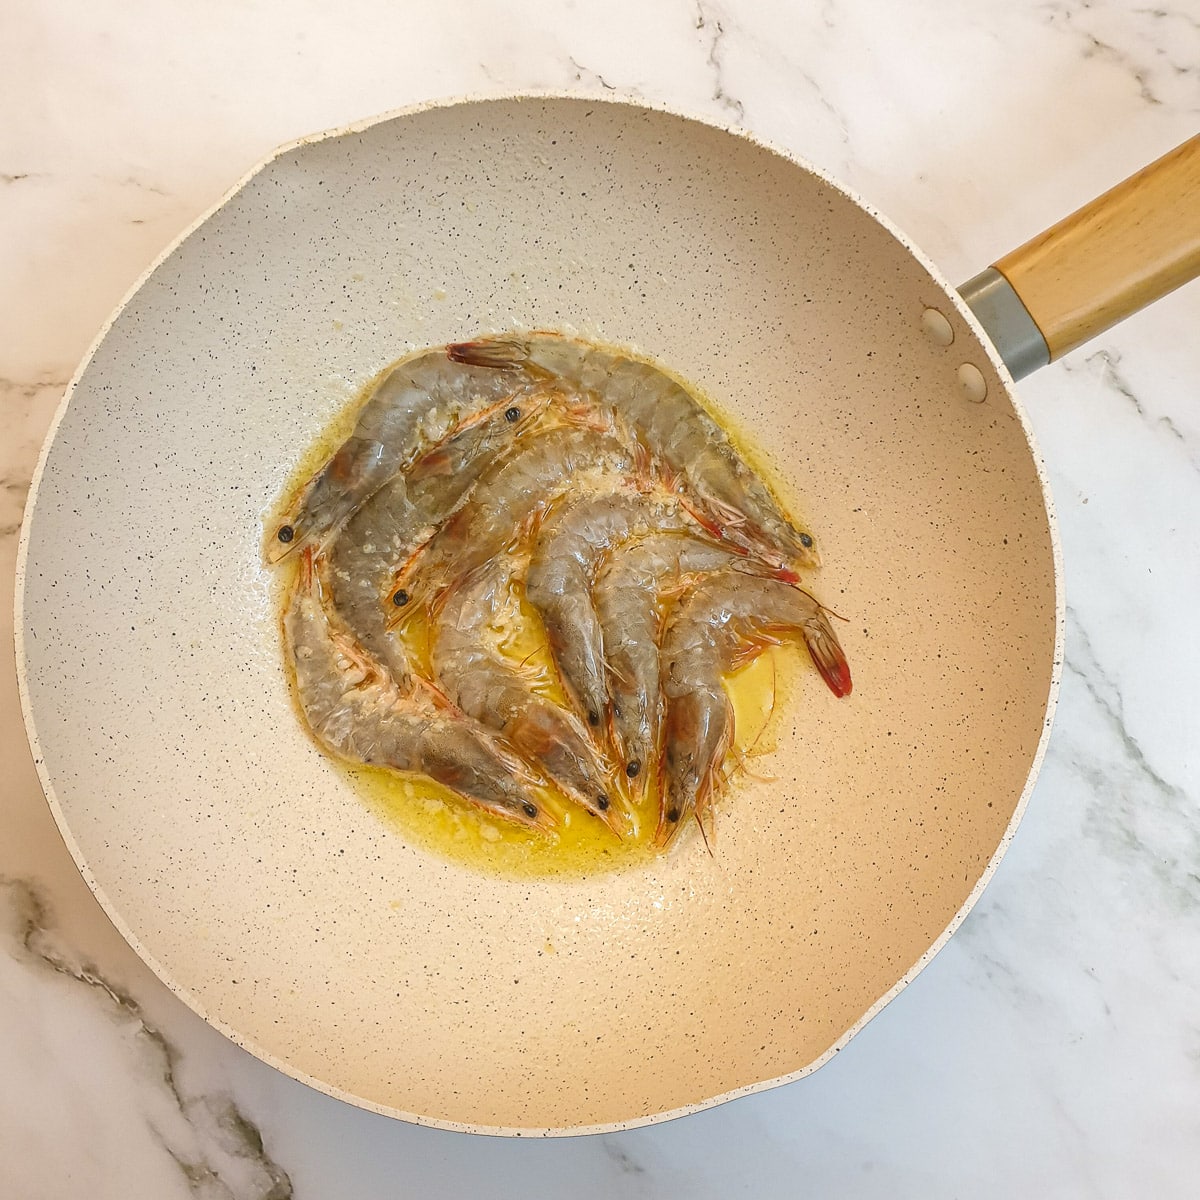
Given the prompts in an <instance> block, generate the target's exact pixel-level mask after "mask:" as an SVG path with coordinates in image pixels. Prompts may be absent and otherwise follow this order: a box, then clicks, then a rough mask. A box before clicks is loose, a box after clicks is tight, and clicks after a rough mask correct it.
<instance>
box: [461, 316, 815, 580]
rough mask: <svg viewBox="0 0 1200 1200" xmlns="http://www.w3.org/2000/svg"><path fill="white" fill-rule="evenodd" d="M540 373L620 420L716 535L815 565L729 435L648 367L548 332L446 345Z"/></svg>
mask: <svg viewBox="0 0 1200 1200" xmlns="http://www.w3.org/2000/svg"><path fill="white" fill-rule="evenodd" d="M484 347H490V348H491V352H492V354H493V355H495V356H497V357H502V358H504V359H505V360H507V361H509V362H512V363H514V364H517V363H527V364H529V365H530V366H532V367H536V368H540V369H541V370H542V371H543V372H545V373H548V374H550V375H553V376H554V377H555V378H557V379H558V380H560V382H561V383H562V384H563V385H564V386H565V387H567V388H568V389H571V390H576V391H579V392H583V393H586V394H587V395H588V397H589V399H590V400H591V401H592V403H594V404H596V405H598V406H600V407H601V408H603V409H607V410H610V411H611V412H613V413H614V414H615V415H617V416H618V417H619V418H620V419H621V420H622V421H624V422H625V423H626V424H627V425H628V426H629V428H630V429H631V430H632V431H633V432H634V433H635V434H636V435H637V437H638V438H639V439H640V440H641V441H642V442H643V444H644V445H645V446H646V449H647V450H649V451H650V453H651V454H652V455H654V456H655V457H656V458H657V459H659V460H660V461H661V462H663V463H665V464H667V465H668V466H670V467H671V469H672V470H673V471H674V472H676V474H677V475H678V477H679V479H680V480H681V482H682V483H683V485H684V490H685V491H686V493H687V494H689V495H690V496H691V497H693V498H694V500H695V502H696V504H697V509H698V511H697V514H696V515H697V518H698V519H699V520H701V522H702V523H703V524H705V526H706V528H708V530H709V532H710V533H712V534H713V535H714V536H717V537H720V538H721V539H723V540H725V541H728V542H730V543H732V544H733V545H736V546H738V547H739V548H740V549H741V550H742V551H743V552H745V553H748V554H755V555H761V556H764V557H765V558H766V559H767V560H768V561H771V562H772V563H773V565H776V566H784V565H787V564H790V565H793V566H797V567H802V568H809V567H818V566H820V563H821V560H820V555H819V554H818V551H817V547H816V542H815V540H814V539H813V536H812V534H811V533H810V532H808V531H807V530H805V529H800V528H797V527H796V525H795V524H793V522H792V521H791V520H790V519H789V518H788V517H787V515H786V514H785V513H784V512H783V510H782V508H781V507H780V505H779V503H778V501H777V500H776V499H775V497H774V496H772V495H771V493H770V491H769V490H768V489H767V487H766V485H765V484H764V483H763V481H762V480H761V479H760V478H759V477H758V475H757V474H756V472H755V471H754V470H753V469H752V468H751V467H750V466H749V464H748V463H746V461H745V460H744V459H743V458H742V456H741V454H739V453H738V450H737V449H736V447H735V446H734V444H733V442H732V441H731V440H730V438H729V435H728V434H727V433H726V432H725V431H724V430H723V429H722V428H721V426H720V425H719V424H717V422H716V421H715V420H713V418H712V417H711V416H710V415H709V413H708V412H707V410H706V409H705V408H704V407H703V406H702V405H701V404H700V403H699V401H697V400H696V399H695V398H694V397H693V396H691V395H690V394H689V393H688V392H687V390H686V389H685V388H684V387H683V386H682V385H681V384H679V383H677V382H676V381H675V380H674V379H672V378H671V377H670V376H669V375H667V374H665V373H664V372H662V371H659V370H658V369H656V368H655V367H652V366H650V365H649V364H648V363H644V362H638V361H637V360H635V359H631V358H628V357H626V356H624V355H621V354H618V353H615V352H614V351H612V350H605V349H603V348H601V347H598V346H590V345H587V344H586V343H583V342H577V341H572V340H571V339H568V338H562V337H557V336H554V335H552V334H533V335H530V336H529V337H528V338H513V337H506V338H497V339H493V340H491V341H489V340H486V339H485V340H483V341H480V342H466V343H463V344H462V345H460V346H451V347H450V348H449V351H448V352H449V354H450V355H451V356H452V357H453V356H455V355H459V356H462V357H463V358H464V360H467V359H469V358H470V356H471V355H478V354H480V353H483V352H484V350H483V348H484Z"/></svg>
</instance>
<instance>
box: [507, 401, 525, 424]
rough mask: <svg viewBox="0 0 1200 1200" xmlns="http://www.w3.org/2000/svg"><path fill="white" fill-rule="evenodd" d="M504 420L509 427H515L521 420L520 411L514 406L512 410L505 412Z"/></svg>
mask: <svg viewBox="0 0 1200 1200" xmlns="http://www.w3.org/2000/svg"><path fill="white" fill-rule="evenodd" d="M504 419H505V420H506V421H507V422H508V423H509V424H510V425H515V424H516V423H517V422H518V421H519V420H520V419H521V410H520V409H519V408H517V406H516V405H515V404H514V405H513V406H512V408H509V409H506V410H505V412H504Z"/></svg>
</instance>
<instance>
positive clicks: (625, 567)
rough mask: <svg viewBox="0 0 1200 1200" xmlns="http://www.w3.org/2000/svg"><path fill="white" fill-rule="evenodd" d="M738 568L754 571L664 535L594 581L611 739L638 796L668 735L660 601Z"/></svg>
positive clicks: (612, 559)
mask: <svg viewBox="0 0 1200 1200" xmlns="http://www.w3.org/2000/svg"><path fill="white" fill-rule="evenodd" d="M735 564H736V565H738V566H740V567H741V569H742V570H746V571H748V570H752V569H753V566H752V564H751V563H750V562H749V561H748V560H746V559H742V558H740V557H739V556H738V554H737V553H736V552H735V551H732V550H730V549H729V547H728V546H722V545H719V544H717V543H714V542H711V541H708V540H705V539H703V538H700V537H696V536H694V535H692V534H689V533H681V532H660V533H657V534H653V535H651V536H649V537H645V538H642V539H640V540H631V541H629V542H626V543H623V544H622V545H620V546H618V547H616V548H615V549H614V550H613V552H612V553H611V554H610V556H609V558H608V560H607V562H606V563H605V564H604V565H603V567H602V569H601V570H600V572H599V573H598V575H597V577H596V582H595V584H594V586H593V589H592V602H593V604H594V606H595V613H596V619H597V621H598V622H599V625H600V631H601V641H602V644H603V647H604V667H605V676H606V680H607V684H608V707H609V712H610V714H611V715H610V736H611V739H612V743H613V748H614V750H615V751H616V755H617V760H618V762H620V763H623V764H624V768H625V774H626V776H627V777H628V778H629V779H630V780H632V781H634V782H633V783H632V785H631V786H632V787H633V789H634V791H635V793H637V794H639V795H640V794H641V793H642V792H643V791H644V788H645V784H646V779H647V775H648V774H649V772H648V770H646V768H648V767H649V766H650V765H651V764H652V763H654V762H655V761H657V757H658V753H657V751H658V740H659V734H660V730H661V727H662V695H661V691H660V688H659V641H660V638H661V634H662V621H661V619H660V616H659V609H660V607H661V600H662V595H663V593H664V592H666V591H668V590H678V589H679V588H680V587H681V584H682V581H683V580H684V578H685V577H687V576H690V575H696V574H700V573H705V572H712V571H718V570H721V569H722V568H726V567H732V566H734V565H735ZM762 569H763V571H767V570H769V568H765V567H764V568H762Z"/></svg>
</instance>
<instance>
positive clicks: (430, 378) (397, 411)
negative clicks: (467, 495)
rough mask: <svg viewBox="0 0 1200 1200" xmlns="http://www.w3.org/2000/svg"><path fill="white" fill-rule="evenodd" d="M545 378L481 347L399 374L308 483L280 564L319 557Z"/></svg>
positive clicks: (279, 552)
mask: <svg viewBox="0 0 1200 1200" xmlns="http://www.w3.org/2000/svg"><path fill="white" fill-rule="evenodd" d="M544 374H545V373H544V372H542V371H540V370H539V369H537V368H534V367H532V366H530V367H528V368H525V367H522V366H521V365H520V364H516V363H510V362H505V361H503V360H502V359H499V358H497V356H496V354H495V353H494V352H489V349H488V347H487V345H486V344H485V343H480V347H479V349H478V350H477V351H476V352H475V353H474V354H464V353H463V352H461V351H460V352H459V353H458V354H457V355H456V356H455V357H451V356H450V355H449V354H448V353H447V351H446V349H445V348H440V349H437V350H429V351H427V352H426V353H424V354H420V355H418V356H417V357H416V358H410V359H407V360H406V361H404V362H401V363H399V364H397V365H396V366H395V367H393V368H392V369H391V370H390V371H389V372H388V373H387V374H386V375H385V376H384V377H383V379H382V380H380V382H379V384H378V385H377V386H376V388H375V390H374V391H373V392H372V393H371V396H370V398H369V399H368V400H367V402H366V404H364V405H363V407H362V409H361V411H360V412H359V414H358V421H357V423H356V424H355V426H354V432H353V433H351V435H350V436H349V437H348V438H347V439H346V441H344V442H343V443H342V444H341V446H339V447H338V449H337V451H336V452H335V453H334V455H333V457H332V458H331V459H329V461H328V462H327V463H326V464H325V465H324V466H323V467H322V468H321V470H320V471H318V472H317V474H316V475H315V476H314V477H313V478H312V479H311V480H309V482H308V484H307V485H306V486H305V488H304V490H303V491H302V492H301V493H300V495H299V497H298V498H297V499H296V500H295V502H294V503H293V504H292V505H291V507H290V508H289V509H288V511H287V513H286V514H285V516H284V518H283V520H282V522H281V523H280V524H279V525H278V526H277V527H276V528H275V530H274V531H273V533H272V534H271V536H270V537H269V538H268V543H267V547H266V558H267V561H268V562H272V563H273V562H278V561H279V560H280V559H282V558H284V557H286V556H287V555H289V554H291V553H294V552H295V551H297V550H300V549H303V548H304V547H306V546H314V547H317V548H318V549H319V548H320V547H321V546H323V545H324V544H325V542H326V540H327V539H328V538H329V536H330V535H331V534H333V533H334V532H336V531H337V529H338V528H339V527H340V526H341V525H342V523H343V522H344V521H345V520H346V519H347V518H348V517H349V516H350V515H351V514H352V513H353V512H354V510H355V509H357V508H358V506H359V505H360V504H362V503H364V502H365V501H366V500H368V499H370V497H371V496H372V495H373V494H374V493H375V492H376V491H377V490H378V489H379V488H381V487H382V486H383V485H384V484H385V483H387V482H388V480H389V479H393V478H394V477H396V476H397V475H400V474H401V473H402V472H403V471H405V470H407V469H408V468H409V467H410V466H411V465H412V463H413V462H414V461H415V460H416V459H417V458H418V457H419V456H420V454H421V453H422V452H423V451H424V450H427V449H429V448H430V447H432V446H434V445H436V444H437V443H438V442H440V441H441V440H442V439H444V438H445V437H447V436H448V435H449V434H451V433H452V432H453V431H454V430H455V429H456V428H457V427H461V426H462V424H463V423H464V422H466V421H470V420H472V419H473V418H475V417H478V416H479V415H480V414H482V413H484V412H486V411H487V410H489V409H492V408H494V407H496V406H497V405H500V406H505V405H506V402H509V401H510V398H511V403H515V404H519V402H520V401H519V399H518V397H521V396H523V395H524V394H525V393H527V392H529V391H530V390H534V389H537V388H539V387H541V386H543V385H542V383H541V382H539V381H540V380H541V379H543V378H544Z"/></svg>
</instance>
